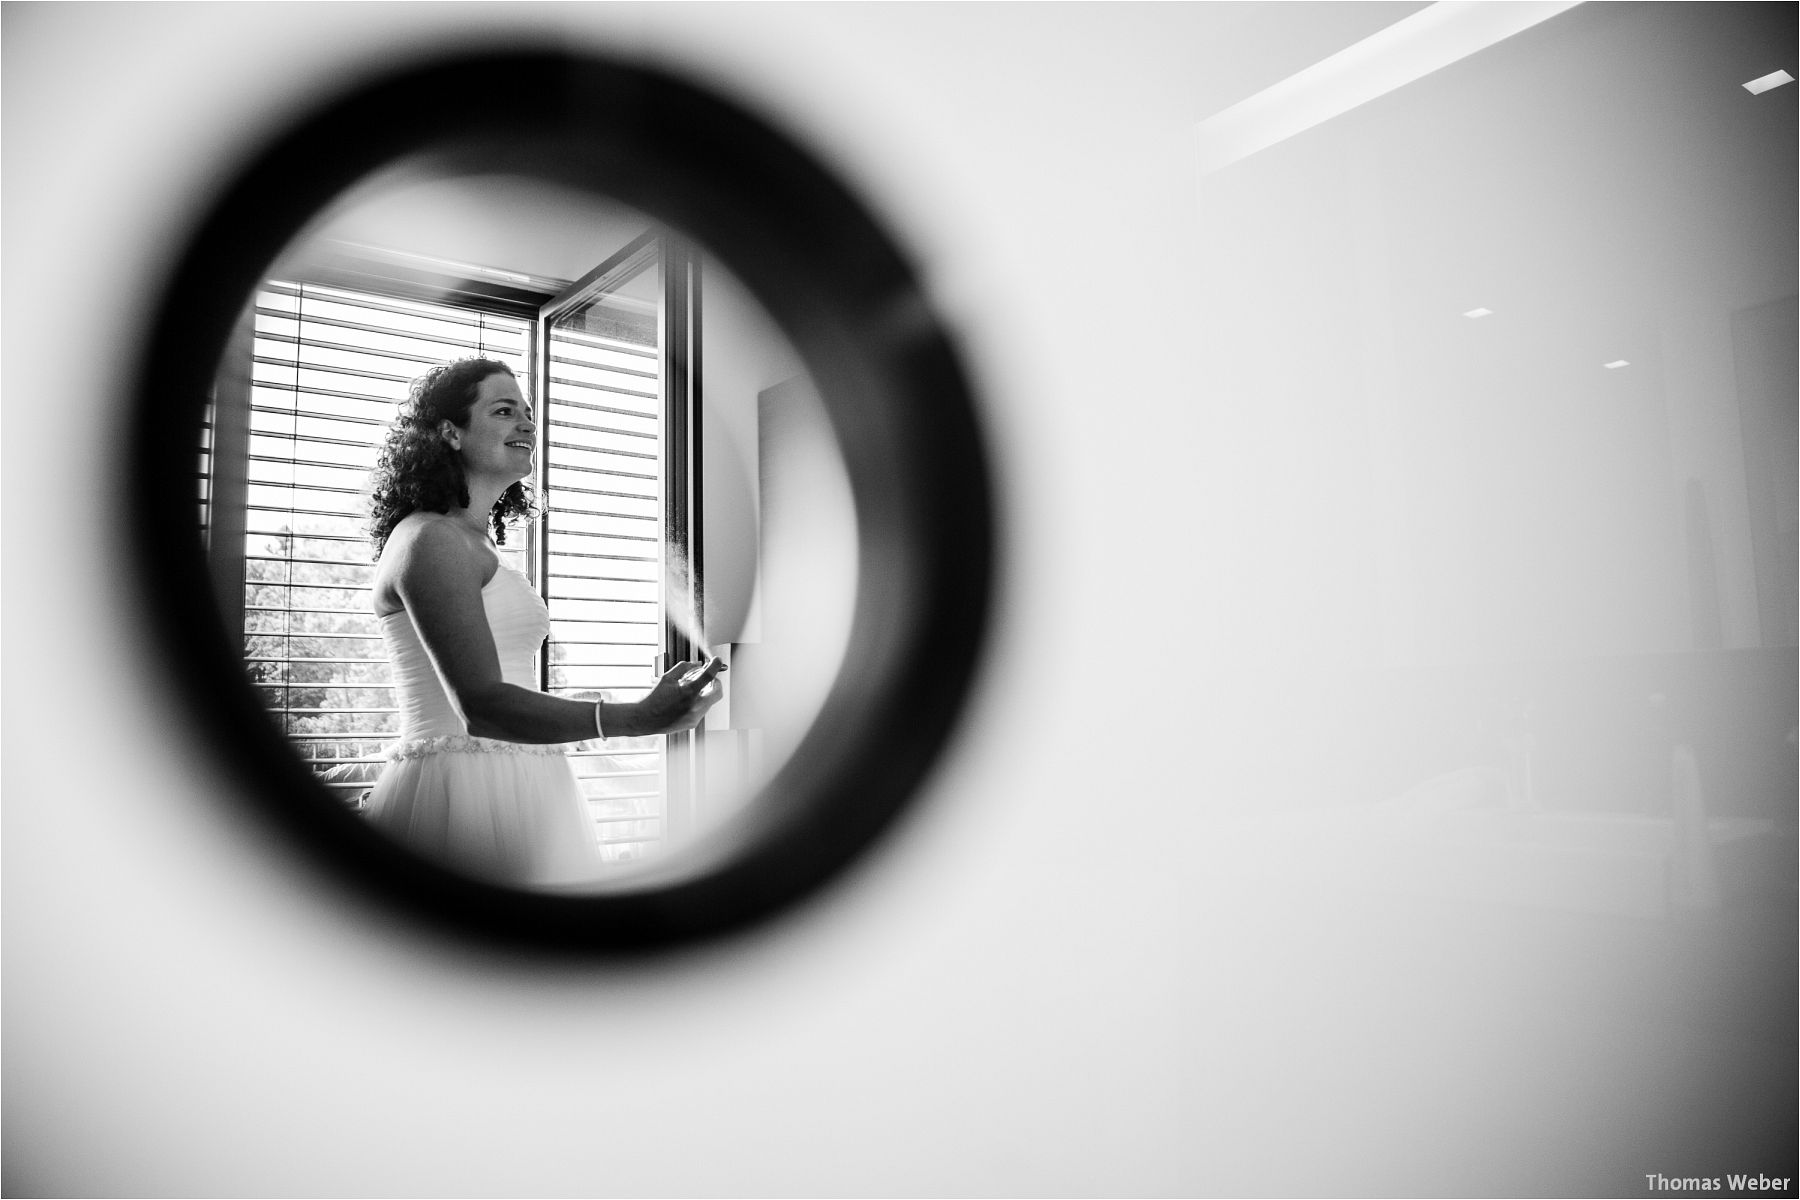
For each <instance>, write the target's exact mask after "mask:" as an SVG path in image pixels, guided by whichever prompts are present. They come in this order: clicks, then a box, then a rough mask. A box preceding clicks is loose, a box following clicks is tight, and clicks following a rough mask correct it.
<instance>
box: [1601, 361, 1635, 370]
mask: <svg viewBox="0 0 1800 1200" xmlns="http://www.w3.org/2000/svg"><path fill="white" fill-rule="evenodd" d="M1604 365H1605V367H1606V369H1607V370H1609V371H1616V370H1618V369H1619V368H1620V367H1629V366H1630V365H1631V363H1630V362H1629V361H1627V360H1626V359H1623V358H1615V359H1613V360H1612V361H1611V362H1609V363H1606V364H1604Z"/></svg>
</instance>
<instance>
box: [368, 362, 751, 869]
mask: <svg viewBox="0 0 1800 1200" xmlns="http://www.w3.org/2000/svg"><path fill="white" fill-rule="evenodd" d="M536 433H537V425H536V423H535V421H534V420H533V413H532V411H531V406H530V405H529V404H527V403H526V402H525V398H524V396H523V395H522V394H521V392H520V390H519V384H518V380H517V379H515V378H514V376H513V373H512V370H511V368H509V367H507V366H506V364H505V363H502V362H498V361H495V360H493V359H486V358H465V359H460V360H458V361H455V362H451V363H446V364H444V365H442V366H440V367H437V368H434V369H433V370H431V371H430V372H428V373H427V374H426V375H424V376H423V377H422V378H420V379H418V380H416V381H415V382H414V383H413V385H412V389H411V391H410V393H409V395H408V397H407V399H406V401H405V402H404V403H403V405H402V407H401V410H400V415H399V417H398V418H397V419H396V420H395V421H394V423H393V425H392V427H391V428H390V429H389V430H388V434H387V439H386V441H385V443H384V445H383V446H382V448H381V453H380V457H379V459H378V462H377V465H376V468H375V472H374V476H373V479H372V491H373V501H372V515H371V520H370V525H369V534H370V538H371V539H372V540H373V542H374V544H375V554H376V557H377V565H376V570H375V586H374V596H373V601H374V608H375V615H376V617H377V619H378V620H379V622H380V625H381V633H382V640H383V642H384V643H385V644H386V648H387V654H388V659H389V662H390V663H391V664H392V666H393V672H394V686H395V690H396V693H397V695H398V697H399V706H400V717H401V733H400V738H401V740H400V743H399V745H398V746H396V747H395V748H394V749H393V750H392V751H390V752H389V754H388V760H387V762H386V764H385V765H384V767H383V768H382V772H381V776H380V778H379V780H377V782H376V784H375V788H374V790H373V792H372V793H371V794H370V797H369V805H368V816H369V819H370V820H371V821H373V822H374V824H375V825H376V826H377V827H379V828H381V829H383V830H385V831H387V832H388V833H390V834H392V835H393V836H394V837H396V838H398V839H399V840H400V841H402V842H403V843H405V844H406V845H408V846H410V847H411V848H413V849H414V850H417V851H418V852H419V853H421V854H424V855H426V856H428V857H430V858H433V859H435V860H437V861H439V862H441V863H443V864H445V865H446V866H449V867H451V868H453V869H456V870H459V871H462V872H464V873H466V874H470V875H474V876H476V877H479V878H482V879H485V880H488V881H490V882H495V883H503V884H514V885H526V886H540V887H542V886H550V887H554V886H557V885H568V884H578V883H580V882H582V881H584V880H590V879H592V878H593V877H594V875H595V873H596V872H597V870H598V869H599V866H600V860H599V852H598V849H597V843H596V839H595V836H594V826H593V823H592V821H591V820H590V819H589V817H588V812H587V803H586V801H585V800H583V799H582V796H581V791H580V787H579V785H578V784H577V783H576V780H575V773H574V771H573V770H572V769H571V768H570V766H569V763H568V761H567V760H566V759H565V758H564V757H563V747H564V745H566V744H567V743H570V742H580V741H585V740H588V739H590V738H595V737H600V738H608V737H643V736H645V735H649V734H661V733H675V732H679V731H681V730H684V729H691V728H693V727H694V726H695V725H697V724H699V722H700V720H701V719H702V718H703V717H704V716H705V715H706V710H707V709H709V708H711V707H712V705H713V704H714V703H716V702H717V701H718V699H719V697H720V695H721V691H720V684H719V683H717V682H715V680H714V676H715V675H717V673H718V672H719V671H721V670H723V669H724V667H723V664H721V663H720V662H719V661H718V660H716V659H713V660H709V661H708V662H707V663H706V664H705V665H704V666H703V667H700V666H698V664H695V663H678V664H676V665H675V666H674V667H673V668H672V669H670V670H669V671H668V673H667V674H665V675H663V676H662V678H661V679H659V680H658V681H657V683H656V685H655V687H654V688H652V689H651V691H650V692H649V694H648V695H646V696H645V697H644V698H643V699H642V700H638V701H636V702H634V703H622V702H617V701H613V700H610V699H607V698H605V697H604V696H602V697H600V698H598V699H597V700H594V701H592V702H590V701H587V700H571V699H563V698H560V697H557V696H551V695H548V694H546V693H544V692H542V691H539V690H538V688H537V685H536V679H535V673H534V672H533V670H532V656H533V654H534V653H535V652H536V651H537V649H538V647H539V646H540V645H541V644H542V643H543V641H544V638H545V636H546V635H547V634H548V632H549V629H550V618H549V614H548V612H547V610H546V609H545V607H544V603H543V601H542V600H541V599H539V598H538V595H537V592H536V590H535V589H533V588H532V586H531V585H530V583H529V582H528V581H527V580H526V579H525V577H524V576H523V575H521V574H519V573H518V572H516V571H514V570H512V569H511V568H509V567H507V566H506V565H504V564H503V563H502V562H501V561H500V557H499V555H498V554H497V553H496V551H495V549H494V547H495V545H496V544H501V545H503V544H505V540H506V529H505V522H506V521H507V520H508V519H511V518H518V517H525V516H528V515H530V513H531V500H530V495H529V493H528V492H527V490H526V488H525V485H524V484H523V483H522V482H521V481H522V480H523V479H525V478H526V477H527V476H529V475H530V474H531V471H532V456H533V454H534V453H535V443H536ZM490 530H491V538H490Z"/></svg>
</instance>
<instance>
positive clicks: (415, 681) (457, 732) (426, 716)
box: [380, 564, 550, 742]
mask: <svg viewBox="0 0 1800 1200" xmlns="http://www.w3.org/2000/svg"><path fill="white" fill-rule="evenodd" d="M481 604H482V607H483V608H484V609H485V610H486V611H487V622H488V629H489V630H490V631H491V632H492V633H493V636H494V649H495V650H496V651H498V652H499V655H500V676H501V678H503V679H504V680H506V682H508V683H511V684H516V685H518V686H519V687H523V688H531V689H532V690H533V691H536V690H537V686H538V679H537V672H536V671H535V670H533V668H532V661H531V660H532V656H533V655H534V654H536V653H537V651H538V647H540V646H542V645H543V643H544V638H545V637H546V636H548V634H549V633H550V613H549V611H548V610H547V609H546V608H545V607H544V602H543V600H541V599H539V597H538V594H537V592H536V591H535V590H534V589H533V588H532V586H531V583H530V582H529V581H528V580H527V579H526V578H525V577H524V576H523V575H521V574H519V573H518V572H517V571H515V570H513V569H512V568H510V567H508V566H505V565H504V564H502V565H500V566H499V567H497V568H496V570H495V571H494V577H493V578H492V579H490V580H488V581H487V585H486V586H485V587H483V588H482V589H481ZM380 623H381V640H382V642H383V643H384V644H385V645H386V647H387V656H388V663H389V664H390V665H391V666H392V668H393V672H394V690H395V693H396V695H397V697H398V703H399V708H400V737H401V740H402V741H403V742H410V741H413V740H415V739H418V738H437V737H460V736H466V735H467V734H468V732H469V730H468V727H467V726H466V725H464V724H463V720H462V718H461V717H459V716H457V714H456V707H455V706H454V705H452V704H451V703H450V694H449V692H448V691H447V690H446V689H445V687H444V681H443V679H442V677H440V676H439V675H438V673H437V668H436V667H435V666H433V665H432V662H431V655H430V654H428V653H427V652H426V650H425V643H424V642H422V641H421V640H420V639H419V630H418V627H417V626H415V625H414V624H413V620H412V614H410V613H409V612H407V611H406V610H405V609H400V610H399V611H397V612H391V613H389V614H387V615H386V616H385V617H381V618H380Z"/></svg>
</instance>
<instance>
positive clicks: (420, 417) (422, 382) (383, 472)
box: [369, 357, 537, 558]
mask: <svg viewBox="0 0 1800 1200" xmlns="http://www.w3.org/2000/svg"><path fill="white" fill-rule="evenodd" d="M502 371H504V372H505V373H506V374H508V375H511V374H512V373H513V370H512V368H511V367H509V366H507V365H506V364H505V363H503V362H501V361H499V360H498V359H493V358H479V357H477V358H459V359H456V360H455V361H453V362H447V363H444V364H443V365H441V366H437V367H433V368H432V369H431V370H429V371H427V372H425V374H423V375H421V376H420V377H419V378H417V379H415V380H413V382H412V387H411V388H410V389H408V391H407V396H406V399H405V400H403V401H401V402H400V415H399V416H397V417H396V418H394V423H393V424H392V425H390V426H388V431H387V437H386V439H385V440H384V441H383V442H382V444H381V451H380V453H379V455H378V456H377V457H376V460H375V470H374V472H373V474H371V475H370V476H369V492H370V496H369V540H370V541H372V542H374V543H375V557H376V558H380V557H381V552H382V551H383V550H384V549H386V548H387V540H388V536H389V535H390V534H392V533H393V532H394V526H396V525H398V524H399V523H400V522H401V520H402V519H403V518H405V517H407V516H409V515H410V514H412V513H415V512H435V513H447V512H449V511H450V509H451V508H452V507H456V508H466V507H468V504H469V487H468V482H467V480H466V479H465V477H464V475H463V465H462V459H461V458H460V457H459V456H458V455H457V453H456V451H454V450H452V449H451V448H450V445H449V443H448V442H446V441H444V439H443V438H442V436H440V435H439V433H438V427H439V425H440V424H441V423H442V422H444V421H445V420H449V421H451V422H454V423H455V424H456V425H457V426H459V427H460V428H463V429H467V428H468V427H469V409H470V408H472V407H473V406H474V404H475V396H476V393H477V392H478V391H480V389H481V381H482V380H484V379H486V378H487V377H488V376H490V375H498V374H499V373H500V372H502ZM536 515H537V510H536V507H535V505H534V504H533V500H532V495H531V489H530V488H529V487H527V486H526V485H525V482H524V480H520V481H519V482H517V483H514V484H513V485H512V486H511V487H509V488H507V489H506V490H505V491H504V492H502V493H500V499H499V500H497V501H495V502H494V511H493V514H492V518H493V523H494V541H495V542H497V543H498V544H500V545H502V546H504V545H505V544H506V522H507V521H509V520H516V519H519V518H524V517H533V516H536Z"/></svg>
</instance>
